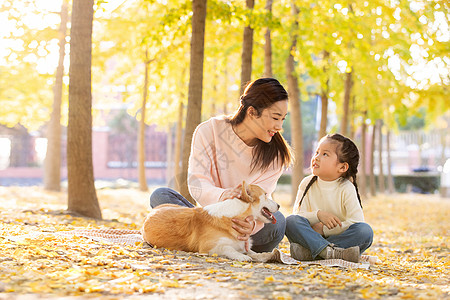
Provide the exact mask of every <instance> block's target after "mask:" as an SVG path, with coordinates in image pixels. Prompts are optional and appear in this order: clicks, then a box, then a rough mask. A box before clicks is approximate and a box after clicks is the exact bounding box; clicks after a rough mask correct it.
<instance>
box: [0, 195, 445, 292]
mask: <svg viewBox="0 0 450 300" xmlns="http://www.w3.org/2000/svg"><path fill="white" fill-rule="evenodd" d="M148 196H149V194H148V193H141V192H138V191H136V190H133V189H120V190H117V189H104V190H99V191H98V197H99V201H100V204H101V207H102V211H103V217H104V219H105V221H93V220H88V219H82V218H76V217H72V216H69V215H67V214H65V213H64V209H65V208H66V201H67V200H66V199H67V198H66V197H67V196H66V194H65V193H50V192H45V191H44V190H43V189H42V188H39V187H8V188H6V187H0V210H1V215H0V231H1V236H2V238H0V299H14V298H16V299H37V298H61V297H66V298H79V297H83V298H84V297H89V298H91V297H101V298H105V299H121V298H129V299H139V298H143V297H150V298H152V299H153V298H156V299H158V298H160V299H209V298H211V299H246V298H252V299H254V298H256V299H322V298H324V299H360V298H363V299H366V298H369V299H376V298H389V299H405V298H406V299H408V298H411V299H444V298H449V299H450V268H449V267H450V259H449V257H450V251H449V240H450V239H449V231H450V221H449V217H450V199H440V198H439V197H437V196H423V195H394V196H378V197H376V198H373V199H369V200H366V201H365V202H364V203H363V205H364V212H365V216H366V220H367V222H368V223H370V224H371V225H372V227H373V229H374V232H375V240H374V244H373V246H372V247H371V248H370V249H369V250H368V251H367V252H366V253H367V254H369V255H375V256H378V258H379V259H380V260H381V263H378V264H377V265H375V266H372V267H371V268H370V269H369V270H363V269H358V270H352V269H341V268H333V267H322V266H308V267H302V266H289V265H282V264H261V263H239V262H234V261H230V260H227V259H224V258H221V257H209V256H205V255H198V254H194V253H184V252H177V251H167V250H163V249H151V248H146V247H144V246H143V245H136V246H121V245H111V244H102V243H99V242H94V241H92V240H89V239H86V238H82V237H60V236H56V235H54V234H51V233H53V232H56V231H66V230H73V229H79V228H83V229H85V228H96V229H98V228H116V229H139V227H140V225H141V222H142V220H143V218H144V216H145V215H146V214H147V212H148V210H149V209H148ZM275 199H276V200H277V201H278V202H279V203H280V204H282V211H283V212H284V213H285V214H288V213H289V212H290V210H289V208H288V207H287V205H286V203H287V201H288V200H287V199H289V194H288V192H287V188H286V187H284V188H283V187H280V189H279V190H278V192H277V193H276V194H275ZM283 204H284V205H283ZM33 232H47V233H48V234H46V235H42V236H41V237H39V238H32V239H25V240H21V241H17V242H12V241H11V240H9V239H6V238H4V237H5V236H11V235H23V234H29V233H33ZM281 249H282V251H284V252H287V253H288V252H289V250H288V249H289V247H288V243H287V241H286V239H285V240H284V241H283V242H282V244H281Z"/></svg>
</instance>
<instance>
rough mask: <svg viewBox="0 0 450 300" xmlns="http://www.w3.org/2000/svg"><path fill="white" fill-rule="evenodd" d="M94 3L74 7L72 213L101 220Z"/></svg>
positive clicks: (70, 129)
mask: <svg viewBox="0 0 450 300" xmlns="http://www.w3.org/2000/svg"><path fill="white" fill-rule="evenodd" d="M93 17H94V0H76V1H74V2H73V8H72V24H71V26H72V29H71V34H70V68H69V125H68V128H67V172H68V210H69V211H70V212H74V213H77V214H80V215H82V216H86V217H91V218H96V219H101V218H102V213H101V210H100V206H99V203H98V199H97V193H96V191H95V185H94V170H93V165H92V114H91V109H92V94H91V59H92V21H93Z"/></svg>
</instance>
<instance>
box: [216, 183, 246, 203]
mask: <svg viewBox="0 0 450 300" xmlns="http://www.w3.org/2000/svg"><path fill="white" fill-rule="evenodd" d="M241 191H242V184H239V185H238V186H237V187H235V188H229V189H225V191H224V192H223V193H222V195H221V196H220V198H219V202H221V201H225V200H227V199H233V198H240V197H241Z"/></svg>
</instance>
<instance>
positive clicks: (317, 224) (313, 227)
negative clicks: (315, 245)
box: [311, 222, 324, 236]
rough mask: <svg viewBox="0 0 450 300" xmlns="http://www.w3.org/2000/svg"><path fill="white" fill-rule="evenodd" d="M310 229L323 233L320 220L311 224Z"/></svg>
mask: <svg viewBox="0 0 450 300" xmlns="http://www.w3.org/2000/svg"><path fill="white" fill-rule="evenodd" d="M311 227H312V229H314V231H315V232H317V233H318V234H320V235H322V236H323V235H324V233H323V224H322V223H321V222H319V223H316V224H314V225H313V226H311Z"/></svg>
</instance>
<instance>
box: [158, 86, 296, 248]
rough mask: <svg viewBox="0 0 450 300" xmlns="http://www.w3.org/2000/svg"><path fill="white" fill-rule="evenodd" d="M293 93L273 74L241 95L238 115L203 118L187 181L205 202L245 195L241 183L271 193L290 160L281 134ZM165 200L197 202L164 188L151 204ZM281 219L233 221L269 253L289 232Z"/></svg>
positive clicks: (196, 196) (194, 139)
mask: <svg viewBox="0 0 450 300" xmlns="http://www.w3.org/2000/svg"><path fill="white" fill-rule="evenodd" d="M287 102H288V94H287V92H286V90H285V89H284V88H283V86H282V85H281V84H280V83H279V82H278V81H277V80H276V79H273V78H260V79H257V80H255V81H254V82H251V83H250V84H249V85H248V86H247V87H246V89H245V91H244V94H243V95H242V96H241V100H240V106H239V109H238V110H237V111H236V113H235V114H234V115H233V116H231V117H230V116H220V117H214V118H211V119H209V120H208V121H206V122H203V123H201V124H200V125H199V126H198V127H197V128H196V130H195V132H194V134H193V137H192V146H191V155H190V158H189V169H188V186H189V192H190V194H191V196H192V197H193V198H194V199H195V200H196V201H197V202H198V203H199V204H200V205H201V206H206V205H208V204H212V203H216V202H218V201H224V200H226V199H231V198H234V197H239V196H240V190H241V183H242V181H244V180H245V181H246V182H247V183H248V184H257V185H259V186H260V187H262V188H263V189H264V190H265V191H266V192H267V194H268V195H271V194H272V193H273V192H274V191H275V188H276V184H277V181H278V179H279V178H280V176H281V174H282V173H283V170H284V168H285V167H287V166H288V165H289V164H290V162H291V159H292V158H291V152H290V148H289V146H288V144H287V143H286V141H285V140H284V138H283V137H282V136H281V134H280V130H281V129H282V125H283V121H284V119H285V117H286V114H287V107H288V104H287ZM163 203H174V204H178V205H183V206H188V207H193V205H192V204H191V203H190V202H189V201H187V200H186V199H185V198H184V197H182V196H181V195H180V194H179V193H177V192H176V191H174V190H171V189H169V188H159V189H157V190H155V191H154V192H153V194H152V195H151V197H150V205H151V207H156V206H158V205H160V204H163ZM275 217H276V219H277V223H276V224H263V223H262V222H257V221H254V220H253V219H252V218H251V217H247V218H246V219H245V220H233V222H234V224H233V228H234V229H235V230H236V231H238V232H239V233H240V234H241V236H240V237H239V239H241V240H244V241H247V240H248V239H249V237H250V236H251V237H252V241H253V246H252V250H253V251H255V252H270V251H272V250H273V249H274V248H275V247H277V246H278V244H279V243H280V241H281V240H282V239H283V237H284V232H285V227H286V222H285V218H284V216H283V215H282V214H281V212H277V213H275Z"/></svg>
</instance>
